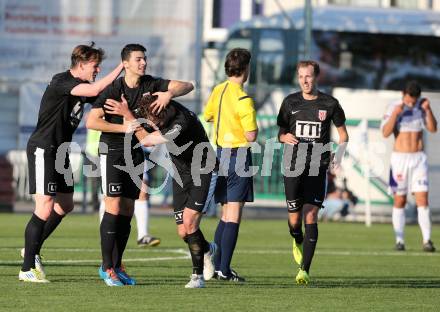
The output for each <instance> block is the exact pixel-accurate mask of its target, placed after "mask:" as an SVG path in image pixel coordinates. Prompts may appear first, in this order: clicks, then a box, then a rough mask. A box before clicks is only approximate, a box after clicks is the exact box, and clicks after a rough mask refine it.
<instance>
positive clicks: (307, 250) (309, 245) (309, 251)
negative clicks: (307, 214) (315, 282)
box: [302, 223, 318, 273]
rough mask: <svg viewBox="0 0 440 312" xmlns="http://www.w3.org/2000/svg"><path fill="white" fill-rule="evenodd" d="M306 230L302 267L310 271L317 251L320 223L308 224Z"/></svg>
mask: <svg viewBox="0 0 440 312" xmlns="http://www.w3.org/2000/svg"><path fill="white" fill-rule="evenodd" d="M305 232H306V235H305V237H304V244H303V265H302V269H303V270H305V271H306V272H307V273H309V270H310V265H311V264H312V259H313V255H314V253H315V248H316V243H317V242H318V224H316V223H314V224H306V225H305Z"/></svg>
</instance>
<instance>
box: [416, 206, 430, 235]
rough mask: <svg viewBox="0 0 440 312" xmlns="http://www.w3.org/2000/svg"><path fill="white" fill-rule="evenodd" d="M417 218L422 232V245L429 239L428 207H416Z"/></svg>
mask: <svg viewBox="0 0 440 312" xmlns="http://www.w3.org/2000/svg"><path fill="white" fill-rule="evenodd" d="M417 217H418V218H417V219H418V221H419V226H420V230H421V231H422V236H423V243H427V242H428V241H429V240H430V239H431V218H430V213H429V207H427V206H422V207H417Z"/></svg>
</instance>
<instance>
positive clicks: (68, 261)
mask: <svg viewBox="0 0 440 312" xmlns="http://www.w3.org/2000/svg"><path fill="white" fill-rule="evenodd" d="M5 249H8V250H11V249H12V250H15V249H16V248H0V250H5ZM16 250H20V249H16ZM49 250H50V251H63V252H68V251H70V252H83V251H90V249H84V250H83V249H80V248H76V249H75V248H72V249H70V248H60V249H49ZM129 250H130V249H129ZM129 250H128V251H129ZM98 251H101V250H100V249H95V250H94V252H98ZM126 251H127V250H126ZM131 251H138V249H131ZM154 251H155V252H162V253H176V254H180V255H183V256H174V257H152V258H128V259H124V262H151V261H173V260H188V259H191V256H190V254H189V252H188V251H186V250H184V249H181V248H179V249H157V250H154ZM101 261H102V260H100V259H76V260H75V259H66V260H43V262H44V263H47V264H49V263H50V264H79V263H92V264H93V263H96V264H99V263H100V262H101ZM22 262H23V261H14V260H12V261H8V260H6V261H2V260H0V265H5V264H21V263H22Z"/></svg>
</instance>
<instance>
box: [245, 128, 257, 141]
mask: <svg viewBox="0 0 440 312" xmlns="http://www.w3.org/2000/svg"><path fill="white" fill-rule="evenodd" d="M244 136H245V138H246V140H247V141H248V142H255V141H256V140H257V136H258V129H256V130H254V131H246V132H245V133H244Z"/></svg>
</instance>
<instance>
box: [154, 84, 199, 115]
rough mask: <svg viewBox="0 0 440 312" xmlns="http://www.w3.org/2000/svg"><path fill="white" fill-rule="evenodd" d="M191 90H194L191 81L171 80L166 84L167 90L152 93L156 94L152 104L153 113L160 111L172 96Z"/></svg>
mask: <svg viewBox="0 0 440 312" xmlns="http://www.w3.org/2000/svg"><path fill="white" fill-rule="evenodd" d="M192 90H194V85H193V84H192V83H191V82H186V81H179V80H171V81H170V83H169V85H168V91H165V92H155V93H153V94H152V95H157V100H156V101H155V102H154V103H153V104H152V106H153V107H154V109H153V113H159V112H160V111H162V110H163V109H164V108H165V107H166V106H167V105H168V103H169V102H170V100H171V99H172V98H175V97H179V96H182V95H185V94H188V93H189V92H191V91H192Z"/></svg>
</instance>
